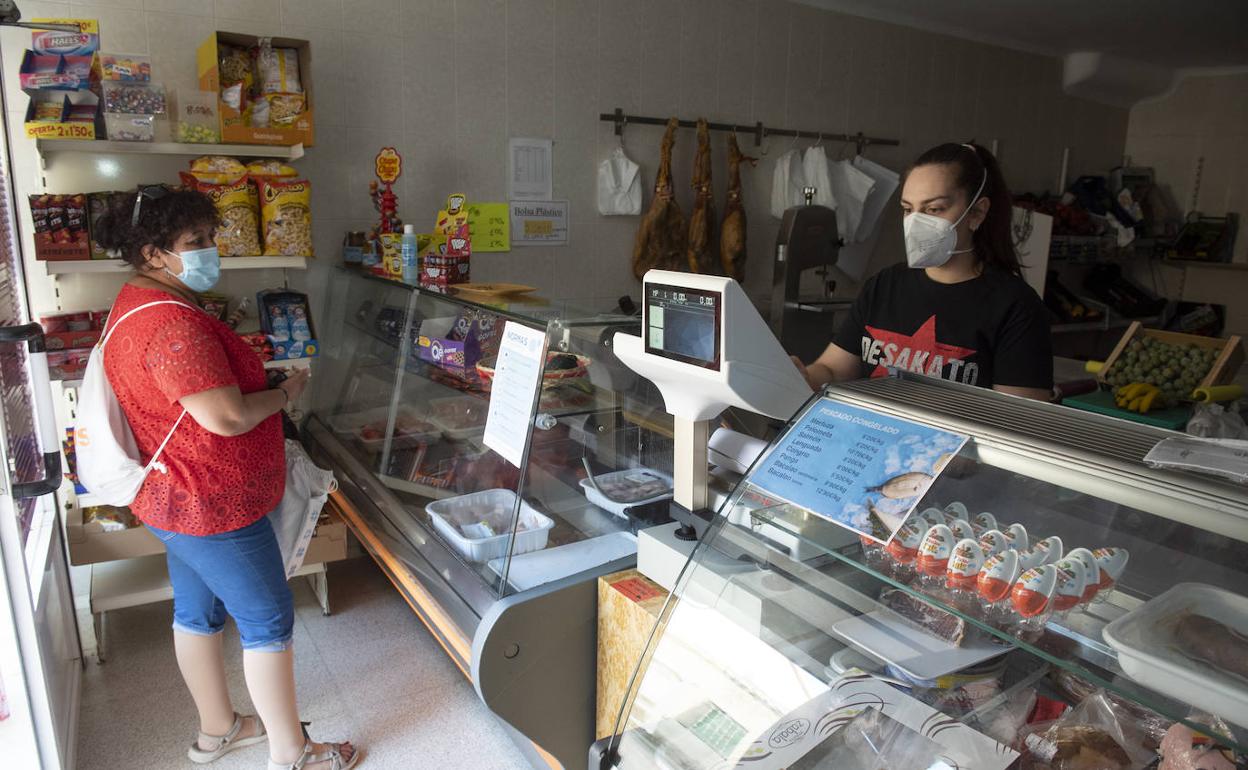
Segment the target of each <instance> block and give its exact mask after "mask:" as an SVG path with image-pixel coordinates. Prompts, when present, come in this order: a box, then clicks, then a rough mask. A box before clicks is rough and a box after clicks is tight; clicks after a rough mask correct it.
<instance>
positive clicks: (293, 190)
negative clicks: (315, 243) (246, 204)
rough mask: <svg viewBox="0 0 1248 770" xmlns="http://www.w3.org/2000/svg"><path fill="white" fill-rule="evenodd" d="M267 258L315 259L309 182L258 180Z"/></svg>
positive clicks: (266, 178)
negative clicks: (270, 256) (273, 256)
mask: <svg viewBox="0 0 1248 770" xmlns="http://www.w3.org/2000/svg"><path fill="white" fill-rule="evenodd" d="M258 184H259V187H260V201H261V206H260V211H261V219H262V221H263V222H264V253H265V255H266V256H268V255H275V256H288V257H310V256H312V185H311V184H310V183H309V182H308V180H306V179H293V180H282V179H274V178H270V177H259V178H258Z"/></svg>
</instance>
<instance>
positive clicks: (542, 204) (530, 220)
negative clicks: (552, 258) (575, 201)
mask: <svg viewBox="0 0 1248 770" xmlns="http://www.w3.org/2000/svg"><path fill="white" fill-rule="evenodd" d="M568 208H569V207H568V202H567V201H512V202H511V242H512V244H514V245H516V246H539V245H544V246H561V245H565V244H567V242H568Z"/></svg>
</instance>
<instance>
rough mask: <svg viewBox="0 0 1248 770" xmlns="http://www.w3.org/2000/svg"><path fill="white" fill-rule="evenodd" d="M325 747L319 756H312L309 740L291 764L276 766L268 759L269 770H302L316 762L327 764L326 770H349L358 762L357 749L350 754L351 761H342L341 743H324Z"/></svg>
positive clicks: (276, 764) (275, 763)
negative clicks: (301, 752)
mask: <svg viewBox="0 0 1248 770" xmlns="http://www.w3.org/2000/svg"><path fill="white" fill-rule="evenodd" d="M304 733H305V734H306V733H307V731H306V730H305V731H304ZM325 746H326V749H325V751H322V752H321V753H319V754H313V753H312V741H310V740H309V741H307V742H306V743H304V744H303V754H301V755H299V758H298V759H296V760H295V761H294V762H291V763H290V764H289V765H282V764H278V763H277V762H274V761H273V760H271V759H270V760H269V770H303V768H304V766H305V765H308V764H315V763H317V762H329V767H328V768H326V770H350V769H351V768H353V767H355V764H356V763H357V762H359V761H360V750H359V749H356V750H355V751H354V752H353V753H352V754H351V759H349V760H344V759H343V758H342V744H341V743H326V744H325Z"/></svg>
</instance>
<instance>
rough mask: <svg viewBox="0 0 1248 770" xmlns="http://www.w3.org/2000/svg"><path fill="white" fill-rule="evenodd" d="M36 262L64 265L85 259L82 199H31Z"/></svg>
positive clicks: (89, 250) (65, 196) (34, 197)
mask: <svg viewBox="0 0 1248 770" xmlns="http://www.w3.org/2000/svg"><path fill="white" fill-rule="evenodd" d="M29 200H30V213H31V218H32V219H33V221H34V240H35V259H38V260H44V261H54V262H63V261H70V260H77V259H88V258H90V256H91V247H90V246H89V245H88V239H87V212H86V200H87V199H86V196H85V195H31V196H30V198H29Z"/></svg>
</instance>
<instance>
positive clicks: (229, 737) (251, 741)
mask: <svg viewBox="0 0 1248 770" xmlns="http://www.w3.org/2000/svg"><path fill="white" fill-rule="evenodd" d="M247 718H249V717H242V716H239V715H238V712H237V711H236V712H234V725H233V726H232V727H230V731H229V732H228V733H226V734H225V735H209V734H207V733H203V732H201V733H200V734H199V738H198V739H197V740H196V741H195V743H192V744H191V748H190V749H188V750H187V752H186V756H187V757H188V758H189V759H190V760H191V761H192V762H195V763H197V764H200V765H206V764H208V763H209V762H215V761H217V760H218V759H220V758H221V757H223V756H225V755H226V754H229V753H230V752H231V751H233V750H234V749H241V748H243V747H244V746H254V745H255V744H257V743H260V742H262V741H266V740H268V738H269V736H267V735H265V733H264V722H261V721H260V718H259V717H255V716H252V717H250V718H251V719H254V720H255V721H256V728H257V729H259V730H260V732H258V733H256V734H255V735H252V736H249V737H247V738H239V737H238V733H239V731H241V730H242V729H243V720H244V719H247ZM208 741H216V742H217V743H216V748H215V749H211V750H208V751H205V750H204V749H201V748H200V747H199V744H200V742H208Z"/></svg>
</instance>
